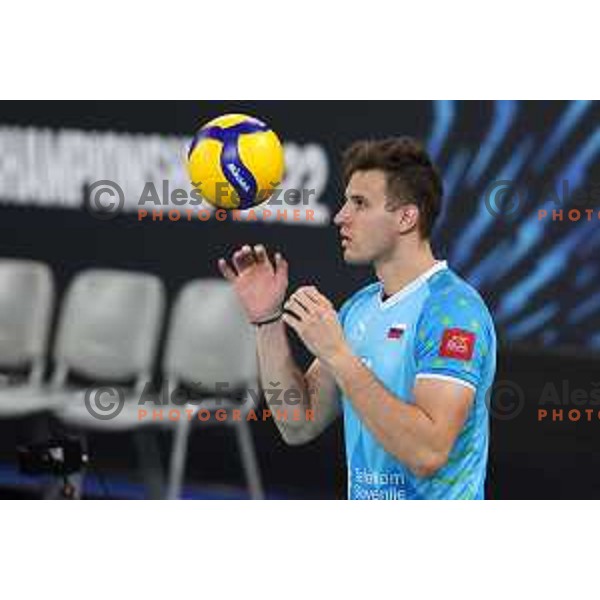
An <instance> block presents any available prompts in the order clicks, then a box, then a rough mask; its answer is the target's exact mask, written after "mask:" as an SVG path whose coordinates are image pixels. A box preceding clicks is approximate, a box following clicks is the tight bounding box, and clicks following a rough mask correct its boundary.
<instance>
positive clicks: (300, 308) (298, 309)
mask: <svg viewBox="0 0 600 600" xmlns="http://www.w3.org/2000/svg"><path fill="white" fill-rule="evenodd" d="M283 308H284V309H285V310H287V311H290V312H292V313H294V314H295V315H296V316H297V317H301V316H302V315H308V314H309V310H308V308H307V307H306V305H305V304H302V301H301V300H299V299H298V298H297V297H296V296H291V297H290V298H289V299H288V301H287V302H286V303H285V304H284V306H283Z"/></svg>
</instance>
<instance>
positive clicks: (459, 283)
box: [423, 268, 492, 322]
mask: <svg viewBox="0 0 600 600" xmlns="http://www.w3.org/2000/svg"><path fill="white" fill-rule="evenodd" d="M427 291H428V294H427V297H426V299H425V302H424V304H423V312H429V311H431V310H433V311H434V312H436V311H437V310H442V311H444V312H452V313H456V312H464V313H471V314H478V315H479V316H481V317H484V318H485V319H486V320H487V319H489V321H490V322H491V321H492V317H491V313H490V311H489V309H488V307H487V305H486V303H485V300H484V299H483V298H482V297H481V295H480V294H479V292H478V291H477V290H476V289H475V288H474V287H473V286H472V285H471V284H470V283H469V282H468V281H466V280H465V279H463V278H462V277H461V276H460V275H458V273H456V272H455V271H453V270H452V269H449V268H448V269H444V270H442V271H440V272H439V273H436V274H435V275H434V276H433V277H432V278H431V279H430V280H429V281H428V282H427Z"/></svg>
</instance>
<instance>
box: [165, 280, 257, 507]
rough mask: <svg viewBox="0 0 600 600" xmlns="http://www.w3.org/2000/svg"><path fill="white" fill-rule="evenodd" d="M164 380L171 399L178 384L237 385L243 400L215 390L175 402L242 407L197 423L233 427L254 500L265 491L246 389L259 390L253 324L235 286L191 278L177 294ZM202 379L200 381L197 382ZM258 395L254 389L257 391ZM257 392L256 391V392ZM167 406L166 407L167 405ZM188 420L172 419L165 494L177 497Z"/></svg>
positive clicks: (205, 387)
mask: <svg viewBox="0 0 600 600" xmlns="http://www.w3.org/2000/svg"><path fill="white" fill-rule="evenodd" d="M163 377H164V385H165V386H168V387H167V393H168V394H169V396H168V397H169V398H172V396H171V394H173V393H174V392H175V391H176V390H177V388H178V387H179V385H180V384H185V385H187V386H188V387H190V386H191V387H192V388H196V389H201V390H202V391H204V392H213V394H214V391H215V390H216V389H218V387H217V386H218V385H219V384H221V386H223V384H225V383H226V384H227V388H228V389H229V390H235V389H238V390H241V392H242V403H241V404H240V402H239V401H236V400H234V399H232V398H227V397H226V398H222V397H221V398H219V397H218V396H217V395H213V396H212V398H208V399H206V400H203V401H202V404H201V406H199V405H198V404H195V403H192V404H189V405H186V406H177V408H179V409H181V413H182V414H183V411H184V410H186V409H187V410H192V411H193V414H194V416H195V415H196V414H197V413H198V411H199V410H200V409H201V408H202V409H207V410H210V411H211V412H212V411H215V410H217V409H223V410H225V411H231V410H233V409H238V410H240V411H241V419H239V420H237V421H233V420H231V419H227V420H225V421H221V422H219V421H217V420H215V419H211V420H209V421H205V422H204V421H200V420H198V419H193V422H194V424H196V425H205V426H207V425H219V424H220V425H229V426H232V427H233V428H234V430H235V432H236V436H237V441H238V445H239V448H240V453H241V458H242V465H243V468H244V473H245V476H246V481H247V484H248V488H249V491H250V495H251V497H252V498H254V499H259V498H262V497H263V496H264V494H263V489H262V484H261V478H260V471H259V467H258V461H257V459H256V453H255V449H254V444H253V441H252V436H251V432H250V428H249V426H248V422H247V421H246V418H245V417H246V415H247V414H248V412H249V410H250V409H253V408H256V406H255V405H254V402H253V397H252V396H251V395H250V393H249V390H250V389H252V388H254V389H255V390H257V389H258V386H257V379H258V371H257V363H256V344H255V339H254V332H253V330H252V327H251V326H250V325H249V324H248V323H247V321H246V318H245V317H244V314H243V312H242V308H241V306H240V304H239V301H238V299H237V297H236V296H235V293H234V291H233V288H232V287H231V285H230V284H229V283H227V282H226V281H222V280H212V279H208V280H194V281H190V282H188V283H187V284H186V285H185V286H184V287H183V289H182V290H181V292H180V293H179V295H178V297H177V300H176V303H175V305H174V308H173V311H172V314H171V320H170V324H169V329H168V337H167V345H166V351H165V355H164V360H163ZM198 382H200V383H198ZM255 394H256V392H255ZM254 397H256V396H254ZM165 408H167V409H168V407H165ZM191 424H192V421H191V420H188V419H187V418H180V419H179V420H178V421H176V422H175V423H173V425H174V426H175V439H174V442H173V448H172V453H171V460H170V469H169V481H168V489H167V498H168V499H177V498H179V496H180V493H181V488H182V484H183V480H184V472H185V463H186V459H187V452H188V440H189V435H190V426H191Z"/></svg>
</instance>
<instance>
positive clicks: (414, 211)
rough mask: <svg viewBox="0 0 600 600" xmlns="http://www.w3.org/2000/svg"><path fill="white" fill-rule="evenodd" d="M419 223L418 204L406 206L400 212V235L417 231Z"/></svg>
mask: <svg viewBox="0 0 600 600" xmlns="http://www.w3.org/2000/svg"><path fill="white" fill-rule="evenodd" d="M418 223H419V208H418V207H417V205H416V204H406V205H405V206H402V207H400V209H399V210H398V228H399V231H400V233H408V232H409V231H412V230H413V229H416V227H417V225H418Z"/></svg>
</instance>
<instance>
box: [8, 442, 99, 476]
mask: <svg viewBox="0 0 600 600" xmlns="http://www.w3.org/2000/svg"><path fill="white" fill-rule="evenodd" d="M17 456H18V462H19V469H20V470H21V472H22V473H25V474H27V475H48V474H49V475H55V476H58V477H66V476H67V475H70V474H72V473H77V472H78V471H80V470H81V469H82V468H83V467H85V466H86V465H87V463H88V455H87V452H86V451H85V450H84V448H83V445H82V443H81V440H80V439H79V438H76V437H64V438H61V439H60V440H48V441H46V442H43V443H38V444H29V445H23V446H18V447H17Z"/></svg>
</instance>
